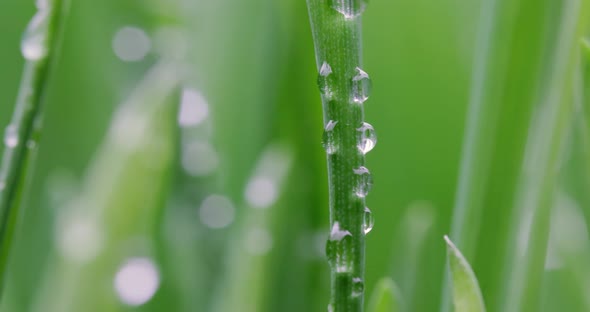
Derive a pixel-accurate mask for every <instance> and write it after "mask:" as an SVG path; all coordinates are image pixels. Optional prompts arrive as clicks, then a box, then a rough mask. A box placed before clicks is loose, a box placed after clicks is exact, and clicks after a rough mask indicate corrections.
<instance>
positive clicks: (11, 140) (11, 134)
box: [4, 125, 18, 148]
mask: <svg viewBox="0 0 590 312" xmlns="http://www.w3.org/2000/svg"><path fill="white" fill-rule="evenodd" d="M4 144H5V145H6V147H8V148H15V147H16V146H17V145H18V131H17V128H16V126H14V125H9V126H8V127H6V130H5V131H4Z"/></svg>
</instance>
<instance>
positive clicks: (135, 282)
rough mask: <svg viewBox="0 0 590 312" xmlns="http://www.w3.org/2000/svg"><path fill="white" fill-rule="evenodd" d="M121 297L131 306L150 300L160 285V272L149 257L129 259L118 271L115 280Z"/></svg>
mask: <svg viewBox="0 0 590 312" xmlns="http://www.w3.org/2000/svg"><path fill="white" fill-rule="evenodd" d="M114 286H115V291H116V292H117V296H119V299H120V300H121V301H122V302H123V303H125V304H127V305H130V306H139V305H142V304H144V303H146V302H148V301H149V300H150V299H151V298H152V297H153V296H154V294H155V293H156V291H157V290H158V287H159V286H160V274H159V273H158V269H157V267H156V265H155V264H154V263H153V261H152V260H151V259H148V258H132V259H129V260H127V262H125V263H124V264H123V265H122V266H121V267H120V268H119V270H118V271H117V274H116V275H115V281H114Z"/></svg>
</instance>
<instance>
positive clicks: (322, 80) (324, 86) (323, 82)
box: [318, 62, 334, 100]
mask: <svg viewBox="0 0 590 312" xmlns="http://www.w3.org/2000/svg"><path fill="white" fill-rule="evenodd" d="M331 75H332V67H330V64H328V63H326V62H324V63H323V64H322V67H321V68H320V74H319V75H318V88H319V89H320V93H321V94H322V95H323V96H324V97H325V98H326V99H328V100H329V99H332V97H333V95H334V91H333V90H332V76H331Z"/></svg>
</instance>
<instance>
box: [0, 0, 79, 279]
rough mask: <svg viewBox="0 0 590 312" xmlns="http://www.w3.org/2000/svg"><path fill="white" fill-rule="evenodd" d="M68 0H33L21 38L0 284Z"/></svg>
mask: <svg viewBox="0 0 590 312" xmlns="http://www.w3.org/2000/svg"><path fill="white" fill-rule="evenodd" d="M68 6H69V1H68V0H48V1H37V9H38V11H37V13H36V15H35V16H34V17H33V19H32V20H31V22H30V24H29V26H28V28H27V30H26V32H25V34H24V37H23V41H22V46H21V50H22V54H23V56H24V57H25V59H26V60H27V62H26V64H25V68H24V73H23V78H22V81H21V86H20V90H19V94H18V98H17V101H16V106H15V111H14V114H13V116H12V120H11V123H10V125H9V126H8V127H7V128H6V132H5V133H4V144H5V146H6V149H5V151H4V155H3V156H2V164H1V167H0V283H3V282H4V279H5V271H6V265H7V261H8V256H9V253H10V246H11V243H12V237H13V234H14V231H15V227H16V226H17V224H16V223H17V221H18V217H19V215H20V214H21V212H20V210H21V209H20V207H21V201H22V198H21V197H22V195H23V193H24V191H25V189H26V185H27V174H26V172H27V169H29V168H28V167H30V166H31V163H32V160H33V159H34V156H35V150H36V149H35V147H36V145H37V143H38V140H39V136H40V134H41V129H40V128H41V123H42V103H43V98H44V96H45V93H46V88H47V83H48V80H49V74H50V69H51V66H52V65H53V64H54V63H55V58H56V55H57V50H58V47H59V43H60V37H61V33H62V30H63V25H64V20H65V17H66V13H67V10H68Z"/></svg>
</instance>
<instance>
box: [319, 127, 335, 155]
mask: <svg viewBox="0 0 590 312" xmlns="http://www.w3.org/2000/svg"><path fill="white" fill-rule="evenodd" d="M337 124H338V121H334V120H330V121H328V124H327V125H326V127H325V128H324V136H323V138H322V144H323V146H324V149H325V150H326V153H328V155H332V154H335V153H336V152H337V151H338V143H337V138H336V131H334V128H335V127H336V125H337Z"/></svg>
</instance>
